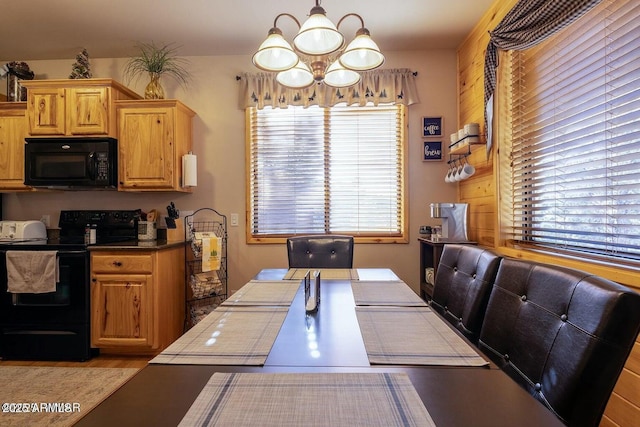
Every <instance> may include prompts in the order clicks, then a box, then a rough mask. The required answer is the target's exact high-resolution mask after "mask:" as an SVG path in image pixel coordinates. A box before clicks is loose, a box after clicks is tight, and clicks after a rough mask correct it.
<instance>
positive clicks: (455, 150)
mask: <svg viewBox="0 0 640 427" xmlns="http://www.w3.org/2000/svg"><path fill="white" fill-rule="evenodd" d="M485 143H486V142H485V141H484V138H483V137H482V135H467V136H465V137H464V138H461V139H459V140H457V141H456V142H454V143H451V144H450V145H449V154H464V153H465V152H468V151H470V150H471V146H472V145H484V144H485Z"/></svg>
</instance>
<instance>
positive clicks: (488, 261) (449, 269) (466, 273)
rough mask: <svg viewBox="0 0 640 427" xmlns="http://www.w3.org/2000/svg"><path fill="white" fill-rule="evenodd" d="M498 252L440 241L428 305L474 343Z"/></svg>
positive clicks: (493, 277) (497, 262) (493, 275)
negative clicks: (431, 295)
mask: <svg viewBox="0 0 640 427" xmlns="http://www.w3.org/2000/svg"><path fill="white" fill-rule="evenodd" d="M499 264H500V256H498V255H496V254H494V253H493V252H490V251H488V250H486V249H482V248H479V247H477V246H474V245H456V244H447V245H444V247H443V250H442V256H441V257H440V262H439V264H438V270H437V273H436V277H435V281H434V288H433V297H432V299H431V302H430V304H431V307H432V308H433V309H434V310H436V311H437V312H438V313H440V314H441V315H442V316H443V317H444V318H445V319H446V320H447V321H449V323H451V324H452V325H454V326H455V327H456V328H458V330H460V331H461V332H462V333H463V335H465V336H466V337H467V338H468V339H469V340H470V341H471V342H473V343H477V342H478V337H479V335H480V328H481V327H482V320H483V318H484V312H485V309H486V307H487V303H488V301H489V293H490V292H491V287H492V286H493V281H494V279H495V277H496V273H497V272H498V265H499Z"/></svg>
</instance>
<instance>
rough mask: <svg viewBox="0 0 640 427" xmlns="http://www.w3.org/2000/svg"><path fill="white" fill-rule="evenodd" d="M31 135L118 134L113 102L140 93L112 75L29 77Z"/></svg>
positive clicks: (26, 83)
mask: <svg viewBox="0 0 640 427" xmlns="http://www.w3.org/2000/svg"><path fill="white" fill-rule="evenodd" d="M23 86H25V87H26V88H27V117H28V123H29V134H30V135H31V136H80V135H85V136H86V135H95V136H104V135H106V136H112V137H114V138H115V137H117V124H116V115H115V105H114V102H115V101H117V100H121V99H139V98H140V96H139V95H138V94H136V93H135V92H133V91H131V90H130V89H128V88H126V87H125V86H123V85H121V84H120V83H117V82H115V81H114V80H111V79H65V80H28V81H24V82H23Z"/></svg>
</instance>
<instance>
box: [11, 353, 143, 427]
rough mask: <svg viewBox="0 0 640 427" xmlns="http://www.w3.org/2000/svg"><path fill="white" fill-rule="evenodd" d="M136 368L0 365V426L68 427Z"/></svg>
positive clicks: (136, 370) (121, 382) (128, 376)
mask: <svg viewBox="0 0 640 427" xmlns="http://www.w3.org/2000/svg"><path fill="white" fill-rule="evenodd" d="M138 371H139V369H135V368H69V367H49V366H0V379H1V380H2V387H1V388H0V402H1V403H2V410H1V411H0V425H1V426H3V427H7V426H11V427H13V426H16V427H18V426H20V427H23V426H56V427H63V426H71V425H73V424H74V423H75V422H77V421H78V420H79V419H80V418H81V417H82V416H84V415H85V414H87V413H88V412H89V411H90V410H91V409H93V408H94V407H95V406H97V405H98V404H99V403H100V402H102V401H103V400H104V399H106V398H107V397H109V396H110V395H111V394H112V393H113V392H114V391H116V390H117V389H118V388H120V386H121V385H122V384H124V383H125V382H127V380H129V378H131V377H132V376H133V375H134V374H135V373H136V372H138Z"/></svg>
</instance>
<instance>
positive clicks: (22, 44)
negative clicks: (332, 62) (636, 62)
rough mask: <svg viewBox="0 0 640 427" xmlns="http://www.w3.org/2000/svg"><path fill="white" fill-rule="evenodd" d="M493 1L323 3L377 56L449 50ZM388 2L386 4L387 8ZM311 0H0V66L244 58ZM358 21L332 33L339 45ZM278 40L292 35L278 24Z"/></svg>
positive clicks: (304, 11) (302, 14) (305, 10)
mask: <svg viewBox="0 0 640 427" xmlns="http://www.w3.org/2000/svg"><path fill="white" fill-rule="evenodd" d="M493 2H494V0H446V1H442V0H400V1H397V2H390V1H389V0H348V1H346V0H325V1H322V2H321V6H322V7H323V8H324V9H325V10H326V12H327V17H329V18H330V19H331V20H332V21H333V22H334V23H337V21H338V20H339V19H340V18H341V17H342V16H344V15H345V14H347V13H350V12H355V13H358V14H359V15H361V16H362V18H363V19H364V22H365V26H366V27H367V28H368V29H369V30H370V32H371V36H372V38H373V40H374V41H376V42H377V43H378V45H379V47H380V49H381V50H382V51H383V53H384V52H385V51H394V50H420V49H432V48H456V47H458V45H459V44H460V43H461V42H462V40H463V39H464V37H465V36H466V35H467V34H468V33H469V31H470V30H471V29H472V28H473V26H474V25H475V24H476V23H477V22H478V20H479V19H480V17H481V16H482V15H483V14H484V13H485V12H486V11H487V10H488V9H489V6H490V5H491V4H492V3H493ZM392 4H393V6H391V5H392ZM314 5H315V3H314V0H295V1H294V0H264V1H260V2H258V1H256V0H231V1H221V0H107V1H105V0H55V1H52V0H27V1H5V2H3V4H2V21H1V22H0V40H2V43H1V44H0V60H2V61H3V62H5V61H6V62H8V61H29V60H42V59H65V58H75V55H76V54H77V53H78V52H79V51H80V50H81V49H82V48H86V49H87V51H88V53H89V56H90V57H91V58H120V57H128V56H132V55H134V54H135V53H136V49H135V47H134V46H135V44H136V43H137V42H151V41H153V42H155V43H156V44H174V46H175V47H176V48H178V50H177V51H178V54H179V55H181V56H211V55H238V54H241V55H245V54H248V55H250V54H252V53H253V52H254V51H255V50H256V49H257V48H258V46H259V45H260V43H261V42H262V40H264V38H266V36H267V31H268V30H269V28H271V27H272V26H273V20H274V18H275V17H276V15H278V14H279V13H282V12H287V13H291V14H292V15H294V16H295V17H296V18H298V20H299V21H301V23H302V22H304V20H305V18H306V16H307V15H308V14H309V11H310V10H311V8H312V7H313V6H314ZM358 23H359V22H358V20H357V19H356V18H354V17H349V18H347V19H346V20H345V21H344V22H343V23H342V24H341V25H340V30H341V31H342V32H343V33H344V35H345V38H346V39H347V42H349V41H350V40H351V39H352V38H353V36H354V35H355V31H356V30H357V28H358ZM278 27H280V28H281V30H282V31H283V33H284V36H285V38H287V39H288V40H291V39H292V38H293V36H294V35H295V33H296V31H297V26H296V25H295V24H294V22H293V21H292V20H290V19H288V18H286V17H284V18H281V19H280V20H279V21H278Z"/></svg>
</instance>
